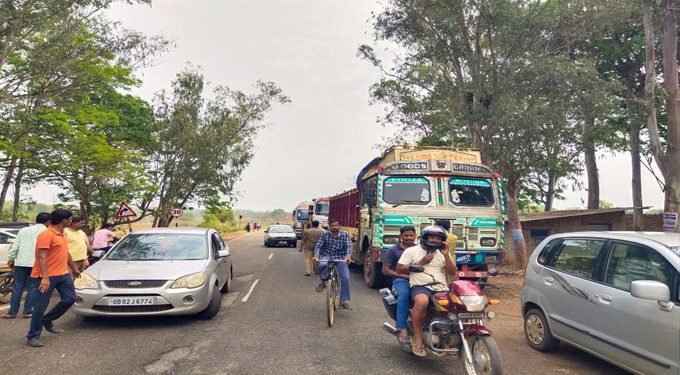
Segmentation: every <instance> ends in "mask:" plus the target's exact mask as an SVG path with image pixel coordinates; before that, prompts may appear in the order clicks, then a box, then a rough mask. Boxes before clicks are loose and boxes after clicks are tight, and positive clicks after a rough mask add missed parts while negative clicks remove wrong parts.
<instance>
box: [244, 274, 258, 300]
mask: <svg viewBox="0 0 680 375" xmlns="http://www.w3.org/2000/svg"><path fill="white" fill-rule="evenodd" d="M258 282H260V279H256V280H255V281H254V282H253V285H251V286H250V290H249V291H248V294H246V295H245V296H243V299H242V300H241V302H248V298H250V294H251V293H253V289H255V285H257V283H258Z"/></svg>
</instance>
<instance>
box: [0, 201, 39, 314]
mask: <svg viewBox="0 0 680 375" xmlns="http://www.w3.org/2000/svg"><path fill="white" fill-rule="evenodd" d="M48 221H50V214H49V213H47V212H41V213H39V214H38V216H36V218H35V225H31V226H30V227H26V228H21V230H20V231H19V233H17V238H16V240H15V241H14V243H13V244H12V247H10V249H9V258H8V261H7V265H8V266H9V267H10V268H11V269H12V272H13V274H14V275H13V276H14V284H13V285H12V299H11V300H10V303H9V311H7V313H6V314H4V315H2V318H3V319H14V318H16V317H17V313H19V305H21V296H22V295H23V293H24V289H26V287H27V286H28V279H29V277H30V275H31V269H32V268H33V262H34V261H35V242H36V240H37V238H38V235H39V234H40V233H42V232H43V231H44V230H45V228H47V227H46V226H45V225H46V224H47V222H48ZM32 302H33V301H32V293H31V291H30V290H29V291H28V293H26V301H25V302H24V311H23V314H22V315H21V316H22V317H23V318H30V317H31V311H32V310H33V303H32Z"/></svg>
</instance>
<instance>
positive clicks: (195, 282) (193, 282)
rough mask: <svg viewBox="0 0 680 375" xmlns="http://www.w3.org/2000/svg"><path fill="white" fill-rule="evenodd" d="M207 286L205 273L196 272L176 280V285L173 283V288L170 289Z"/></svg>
mask: <svg viewBox="0 0 680 375" xmlns="http://www.w3.org/2000/svg"><path fill="white" fill-rule="evenodd" d="M203 284H205V275H204V274H203V272H196V273H192V274H191V275H186V276H182V277H180V278H179V279H177V280H175V282H174V283H172V286H171V287H170V288H172V289H179V288H188V289H192V288H198V287H199V286H201V285H203Z"/></svg>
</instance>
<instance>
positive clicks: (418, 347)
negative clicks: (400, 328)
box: [411, 343, 427, 357]
mask: <svg viewBox="0 0 680 375" xmlns="http://www.w3.org/2000/svg"><path fill="white" fill-rule="evenodd" d="M411 351H412V352H413V354H415V355H417V356H418V357H427V350H425V346H424V345H423V344H416V343H411Z"/></svg>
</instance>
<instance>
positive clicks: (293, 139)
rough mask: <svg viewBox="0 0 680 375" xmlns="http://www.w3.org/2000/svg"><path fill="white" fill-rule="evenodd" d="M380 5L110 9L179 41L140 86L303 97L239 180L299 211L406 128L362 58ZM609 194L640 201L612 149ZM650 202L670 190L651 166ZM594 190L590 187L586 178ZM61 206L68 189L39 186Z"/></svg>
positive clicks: (574, 197) (269, 202)
mask: <svg viewBox="0 0 680 375" xmlns="http://www.w3.org/2000/svg"><path fill="white" fill-rule="evenodd" d="M380 7H381V6H380V2H379V1H375V0H344V1H331V0H192V1H186V0H156V1H154V4H153V6H152V7H148V6H128V5H117V6H115V7H114V8H113V9H112V10H111V11H110V12H109V16H110V17H111V18H113V19H115V20H120V21H121V22H122V23H123V24H124V25H125V26H126V27H129V28H133V29H136V30H140V31H143V32H145V33H148V34H162V35H165V36H166V37H168V38H169V39H170V40H171V41H172V42H173V43H174V47H173V48H171V50H170V51H169V52H167V53H165V54H163V55H162V56H160V57H159V58H158V59H157V60H156V62H155V64H154V66H151V67H148V68H145V69H143V70H142V71H140V72H139V76H140V78H142V80H143V82H144V83H143V86H142V87H140V88H138V89H135V90H134V93H135V94H137V95H139V96H141V97H142V98H144V99H147V100H151V98H152V96H153V94H154V93H155V92H157V91H158V90H160V89H163V88H167V87H168V86H169V84H170V82H171V81H172V79H173V78H174V76H175V74H176V73H177V72H179V71H181V70H182V69H184V67H185V66H186V63H187V62H191V63H192V64H193V65H195V66H200V67H201V69H202V71H203V73H204V74H205V76H206V77H207V78H208V80H209V81H211V82H212V83H213V84H220V85H226V86H229V87H231V88H233V89H240V90H243V91H246V92H249V91H250V92H252V84H253V83H254V82H255V81H256V80H258V79H262V80H271V81H274V82H276V83H277V84H278V85H279V86H280V87H281V88H282V89H283V91H284V92H285V94H286V95H288V96H289V97H290V98H291V100H292V103H290V104H287V105H285V106H277V107H275V108H274V109H273V110H272V111H271V112H270V113H269V115H268V116H267V122H268V123H269V124H270V126H268V128H267V129H265V130H264V131H262V133H260V134H259V135H258V137H257V141H256V156H255V158H254V159H253V161H252V164H251V166H250V167H249V168H248V169H247V170H246V171H245V172H244V173H243V175H242V180H241V182H239V183H238V185H237V186H236V189H237V190H238V195H239V200H238V203H237V205H236V206H237V208H248V209H255V210H267V209H273V208H284V209H292V208H293V207H294V206H295V205H296V204H297V203H298V202H300V201H303V200H308V199H311V198H314V197H318V196H327V195H331V194H335V193H337V192H340V191H343V190H346V189H349V188H351V187H352V183H353V181H354V179H355V177H356V174H357V173H358V171H359V169H361V167H363V166H364V165H365V164H366V163H367V162H368V161H369V160H370V159H371V158H373V157H374V156H377V155H376V154H377V152H378V151H377V150H376V148H375V146H376V145H377V144H382V143H384V142H383V141H384V138H385V137H387V136H390V135H392V134H393V133H394V131H395V129H394V128H384V127H382V126H380V125H378V124H377V123H376V119H377V117H378V116H379V115H380V114H381V113H382V111H383V108H382V107H380V106H370V105H369V96H368V89H369V86H370V85H371V84H372V83H374V82H376V81H377V79H378V78H379V72H378V71H377V70H376V69H375V68H373V67H372V66H371V65H370V64H368V63H367V62H365V61H362V60H360V59H359V58H357V56H356V52H357V48H358V47H359V45H361V44H364V43H371V42H372V41H373V35H372V32H371V24H370V21H369V19H370V17H371V12H377V11H379V10H380ZM600 172H601V179H602V180H601V197H602V199H605V200H608V201H611V202H613V203H615V204H616V205H617V206H629V205H631V202H632V199H631V193H630V161H629V158H627V157H625V156H611V155H607V156H602V160H601V161H600ZM644 173H645V175H644V176H643V182H644V184H643V185H644V186H643V197H644V200H645V205H652V206H663V196H662V194H661V192H660V190H659V188H658V186H657V185H656V183H655V182H654V180H653V179H652V177H651V175H650V174H649V173H647V172H644ZM584 185H585V183H584ZM32 194H33V195H34V196H35V198H36V199H37V200H38V201H42V202H48V203H53V202H56V190H55V189H54V188H50V187H46V186H41V187H38V188H36V189H34V190H33V191H32ZM586 196H587V195H586V193H585V192H570V193H569V194H568V198H569V199H568V200H567V201H559V202H556V206H557V207H558V208H567V207H580V206H582V205H583V200H585V198H586Z"/></svg>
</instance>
